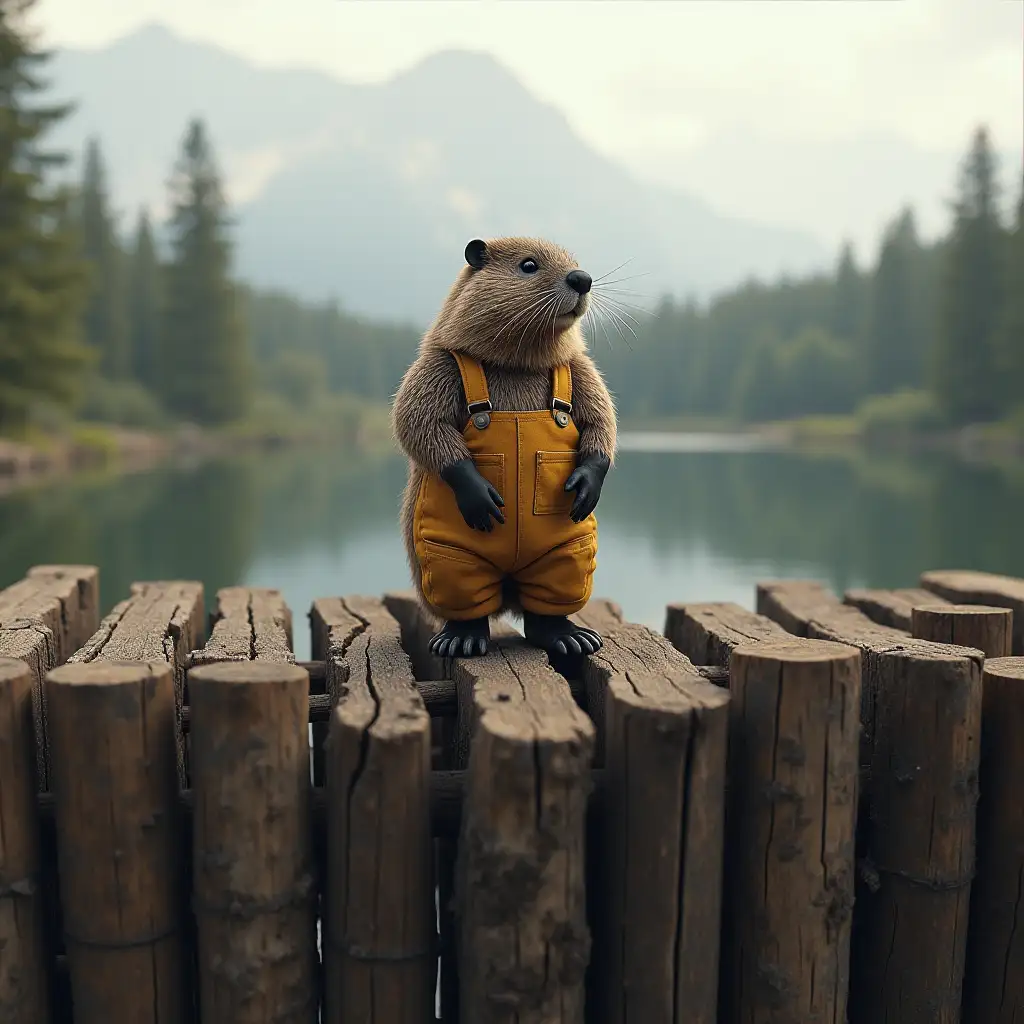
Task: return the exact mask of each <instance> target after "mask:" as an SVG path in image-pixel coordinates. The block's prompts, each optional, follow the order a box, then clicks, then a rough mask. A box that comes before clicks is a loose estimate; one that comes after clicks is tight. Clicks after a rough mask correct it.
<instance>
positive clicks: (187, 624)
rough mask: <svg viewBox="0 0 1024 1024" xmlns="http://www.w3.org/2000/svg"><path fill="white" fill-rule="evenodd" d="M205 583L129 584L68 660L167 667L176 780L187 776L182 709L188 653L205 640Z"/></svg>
mask: <svg viewBox="0 0 1024 1024" xmlns="http://www.w3.org/2000/svg"><path fill="white" fill-rule="evenodd" d="M203 614H204V611H203V585H202V584H201V583H198V582H194V581H179V580H173V581H159V582H145V583H133V584H132V586H131V596H130V597H129V598H128V599H127V600H125V601H121V602H119V603H118V604H116V605H115V606H114V608H113V609H112V610H111V612H110V614H109V615H107V616H106V617H105V618H104V619H103V621H102V622H101V623H100V625H99V629H97V630H96V632H95V633H93V635H92V636H91V637H90V638H89V639H88V640H87V641H86V643H85V644H84V645H83V646H82V647H81V648H80V649H79V650H78V651H76V652H75V653H74V654H73V655H72V656H71V657H70V658H69V659H68V664H74V665H80V664H87V663H89V662H97V661H99V662H119V661H122V662H143V661H145V662H158V661H163V662H164V663H166V664H167V665H168V666H169V667H170V669H171V676H172V678H173V681H174V710H175V730H176V738H177V744H178V778H179V781H180V783H181V784H182V785H183V786H184V785H185V783H186V780H187V773H186V766H185V744H184V741H183V738H182V734H181V727H180V723H181V708H182V705H183V704H184V702H185V672H186V670H187V668H188V662H189V656H190V655H191V653H192V651H194V650H196V649H197V648H199V647H200V646H201V644H202V640H203Z"/></svg>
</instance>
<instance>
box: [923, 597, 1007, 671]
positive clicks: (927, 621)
mask: <svg viewBox="0 0 1024 1024" xmlns="http://www.w3.org/2000/svg"><path fill="white" fill-rule="evenodd" d="M911 622H912V629H911V632H912V634H913V636H915V637H916V638H917V639H919V640H932V641H934V642H935V643H937V644H956V645H957V646H959V647H973V648H974V649H975V650H978V651H981V652H982V654H984V655H985V657H986V658H1008V657H1009V656H1010V652H1011V651H1012V650H1013V612H1012V611H1011V610H1010V609H1009V608H993V607H991V606H990V605H984V604H949V603H948V602H943V603H942V604H932V603H929V604H925V605H920V606H918V607H915V608H914V610H913V613H912V620H911Z"/></svg>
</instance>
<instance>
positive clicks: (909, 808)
mask: <svg viewBox="0 0 1024 1024" xmlns="http://www.w3.org/2000/svg"><path fill="white" fill-rule="evenodd" d="M757 594H758V598H757V601H758V611H759V612H761V613H762V614H766V615H768V616H769V617H771V618H773V619H775V620H776V621H777V622H779V623H780V624H782V623H785V624H787V628H790V626H791V625H792V626H793V627H794V628H796V629H798V630H800V631H801V632H802V633H803V634H804V635H806V636H811V637H814V638H817V639H822V640H834V641H836V642H839V643H847V644H850V645H851V646H854V647H858V648H860V651H861V698H862V699H861V728H862V737H861V757H860V760H861V787H862V791H863V800H862V813H861V816H860V822H859V832H860V836H859V844H858V845H859V847H860V853H859V857H860V864H859V872H858V890H857V903H856V908H855V913H854V933H853V940H852V945H853V962H852V968H851V971H852V974H851V999H850V1024H879V1022H882V1024H897V1022H902V1021H904V1020H916V1019H920V1020H928V1021H934V1022H936V1024H952V1022H955V1021H958V1020H959V1019H960V1018H959V1014H960V1003H961V994H962V986H963V972H964V950H965V945H966V937H967V909H968V904H969V901H970V891H971V879H972V876H973V873H974V853H975V810H976V803H977V799H978V762H979V750H980V744H979V739H980V731H981V700H982V685H981V671H982V662H983V660H984V656H983V654H982V653H981V652H980V651H977V650H972V649H968V648H961V647H955V646H948V645H944V644H935V643H931V642H929V641H925V640H916V639H914V638H912V637H910V636H909V635H908V634H907V633H905V632H904V631H902V630H898V629H893V628H892V627H888V626H881V625H878V624H877V623H874V622H872V621H871V620H870V619H868V618H867V617H866V616H865V615H863V614H862V613H861V612H860V611H858V610H857V609H856V608H852V607H850V606H849V605H844V604H841V603H840V602H839V600H838V598H836V597H835V595H834V594H832V593H831V592H829V591H828V590H826V589H825V588H823V587H821V586H820V585H818V584H808V583H805V582H802V581H788V582H782V583H765V584H759V585H758V588H757Z"/></svg>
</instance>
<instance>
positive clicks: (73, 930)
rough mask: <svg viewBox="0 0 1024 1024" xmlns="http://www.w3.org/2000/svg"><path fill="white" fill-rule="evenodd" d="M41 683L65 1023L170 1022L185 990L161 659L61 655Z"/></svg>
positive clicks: (170, 702) (167, 681)
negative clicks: (75, 660)
mask: <svg viewBox="0 0 1024 1024" xmlns="http://www.w3.org/2000/svg"><path fill="white" fill-rule="evenodd" d="M46 686H47V695H48V706H49V712H50V741H51V750H52V752H53V765H52V769H53V772H52V775H53V793H54V804H55V818H56V826H57V852H58V861H59V868H60V885H61V903H62V909H63V918H64V939H65V943H66V946H67V950H68V961H69V967H70V974H71V993H72V999H73V1002H74V1015H75V1024H110V1022H111V1021H132V1022H133V1024H179V1022H182V1021H184V1020H185V1019H186V1012H187V996H186V992H187V989H186V985H185V977H186V975H185V972H184V970H183V960H182V949H181V921H182V897H181V891H180V890H181V884H180V883H181V873H182V842H181V832H180V829H179V815H178V794H177V784H176V773H175V765H176V751H175V735H174V706H175V699H174V696H175V695H174V682H173V678H172V674H171V667H170V666H169V665H168V664H167V663H166V662H163V661H161V662H158V663H149V664H147V663H137V664H116V663H111V662H96V663H91V664H76V665H64V666H62V667H60V668H57V669H54V670H53V671H52V672H51V673H50V674H49V676H48V678H47V684H46Z"/></svg>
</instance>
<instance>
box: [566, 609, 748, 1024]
mask: <svg viewBox="0 0 1024 1024" xmlns="http://www.w3.org/2000/svg"><path fill="white" fill-rule="evenodd" d="M604 640H605V643H604V647H602V648H601V650H599V651H597V652H596V653H595V654H593V655H591V656H590V657H588V658H587V659H586V661H585V667H584V675H585V680H586V683H587V687H588V691H589V692H591V693H593V694H595V695H596V694H597V692H598V691H603V696H602V699H601V700H600V703H601V705H602V706H603V708H604V712H605V715H604V718H605V730H606V735H605V779H606V799H605V807H604V823H605V827H604V829H603V835H602V836H601V840H602V841H601V843H600V847H601V848H600V849H598V850H595V851H594V853H595V854H596V856H595V858H594V859H595V860H596V861H597V862H598V866H597V867H596V869H595V871H594V873H593V874H594V876H595V877H594V878H593V882H594V884H596V885H597V886H599V887H600V891H601V894H602V895H603V896H604V897H605V898H604V900H601V901H595V902H594V903H593V904H592V908H591V910H592V913H593V914H594V929H595V946H594V967H595V970H594V975H595V977H594V999H595V1001H596V1003H597V1004H598V1007H599V1010H598V1013H599V1017H598V1019H600V1020H602V1021H606V1022H608V1024H680V1022H682V1021H686V1022H688V1024H714V1022H715V1021H717V1019H718V1018H717V1010H716V1003H717V984H718V954H719V945H718V929H719V922H720V910H721V889H722V844H723V803H724V794H725V763H726V746H727V736H728V731H727V722H728V713H729V708H728V705H729V699H730V698H729V693H728V691H727V690H725V689H723V688H721V687H718V686H714V685H712V684H711V683H708V682H707V681H706V680H705V679H703V678H702V676H701V675H700V674H699V672H698V671H697V670H696V668H695V667H694V666H693V665H692V664H691V663H690V662H689V661H688V660H687V659H686V658H685V657H683V656H682V655H681V654H679V652H678V651H676V650H674V649H673V647H672V646H671V645H670V644H669V642H668V640H667V639H666V638H665V637H662V636H659V635H658V634H656V633H654V632H653V631H652V630H649V629H647V628H646V627H644V626H637V625H628V624H623V625H620V626H619V628H618V629H615V630H610V631H609V632H607V633H606V634H605V637H604Z"/></svg>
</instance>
